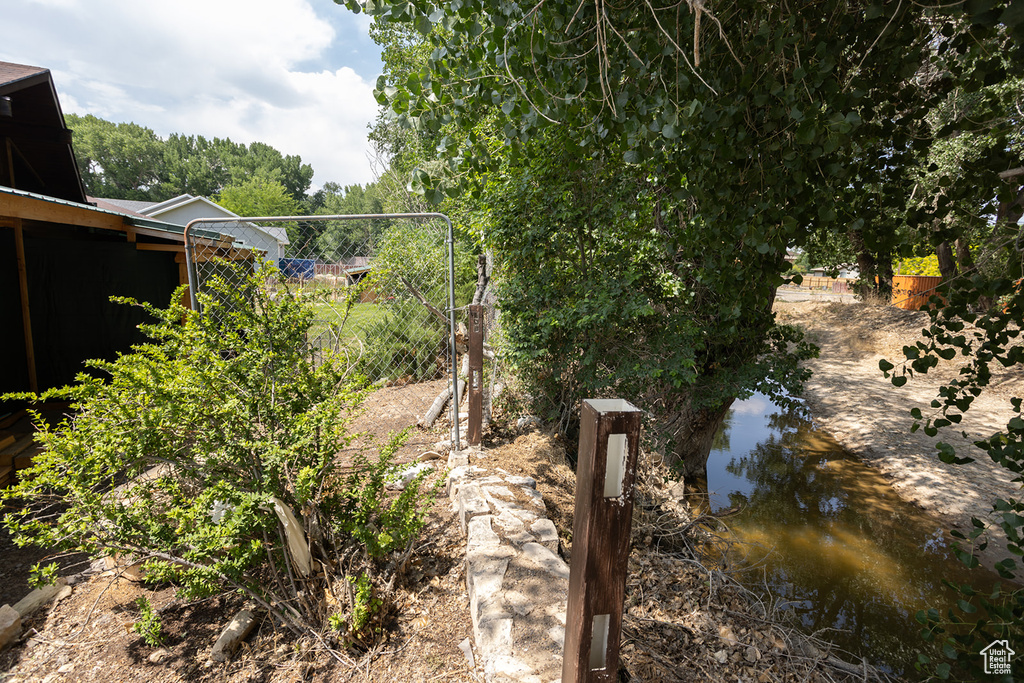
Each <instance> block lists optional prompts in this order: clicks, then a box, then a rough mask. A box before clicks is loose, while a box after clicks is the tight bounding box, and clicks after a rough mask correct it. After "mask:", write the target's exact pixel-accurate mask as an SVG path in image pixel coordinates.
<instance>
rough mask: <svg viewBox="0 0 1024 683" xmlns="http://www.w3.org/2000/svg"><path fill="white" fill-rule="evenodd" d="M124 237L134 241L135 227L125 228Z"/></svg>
mask: <svg viewBox="0 0 1024 683" xmlns="http://www.w3.org/2000/svg"><path fill="white" fill-rule="evenodd" d="M125 237H127V238H128V241H129V242H134V241H135V228H134V227H131V226H129V227H128V229H127V230H125Z"/></svg>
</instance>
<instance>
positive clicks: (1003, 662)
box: [981, 640, 1017, 675]
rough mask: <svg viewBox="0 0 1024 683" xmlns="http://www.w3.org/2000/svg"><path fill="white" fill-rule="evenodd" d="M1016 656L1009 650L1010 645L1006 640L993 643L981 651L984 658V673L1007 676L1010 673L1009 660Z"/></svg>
mask: <svg viewBox="0 0 1024 683" xmlns="http://www.w3.org/2000/svg"><path fill="white" fill-rule="evenodd" d="M1015 654H1017V653H1016V652H1014V651H1013V650H1011V649H1010V643H1009V641H1006V640H996V641H993V642H992V644H991V645H989V646H988V647H986V648H985V649H984V650H982V651H981V656H982V657H984V658H985V673H987V674H999V675H1007V674H1009V673H1010V659H1012V658H1013V656H1014V655H1015Z"/></svg>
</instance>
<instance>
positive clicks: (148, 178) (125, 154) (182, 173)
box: [65, 114, 313, 201]
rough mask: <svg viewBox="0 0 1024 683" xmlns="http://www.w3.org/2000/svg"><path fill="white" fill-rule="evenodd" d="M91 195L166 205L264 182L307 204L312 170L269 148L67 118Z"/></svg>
mask: <svg viewBox="0 0 1024 683" xmlns="http://www.w3.org/2000/svg"><path fill="white" fill-rule="evenodd" d="M65 120H66V122H67V125H68V128H70V129H71V130H72V131H73V133H74V144H75V156H76V157H77V159H78V166H79V171H80V172H81V174H82V180H83V182H84V183H85V189H86V192H87V193H88V194H90V195H92V196H95V197H108V198H111V199H137V200H149V201H163V200H164V199H169V198H171V197H175V196H177V195H179V194H185V193H188V194H192V195H198V196H206V197H212V196H213V195H215V194H218V193H219V192H221V191H222V190H223V189H224V188H225V187H226V186H228V185H239V184H242V183H244V182H246V181H248V180H250V179H251V178H253V177H255V176H264V177H266V178H267V179H269V180H272V181H276V182H278V183H280V184H281V185H282V187H284V188H285V190H286V192H287V194H288V195H289V196H290V197H291V198H292V199H293V200H295V201H301V200H303V199H305V196H306V193H307V192H308V190H309V187H310V183H311V181H312V179H313V167H312V166H310V165H309V164H303V163H302V158H301V157H299V156H297V155H284V154H282V153H281V152H279V151H278V150H276V149H274V148H273V147H271V146H270V145H268V144H265V143H262V142H253V143H251V144H249V145H245V144H242V143H236V142H232V141H231V140H230V139H227V138H224V139H222V138H213V139H207V138H204V137H203V136H202V135H183V134H178V133H174V134H171V135H170V136H168V137H167V139H166V140H164V139H162V138H160V136H158V135H157V134H156V133H155V132H153V130H151V129H149V128H146V127H144V126H140V125H138V124H135V123H112V122H110V121H104V120H103V119H100V118H97V117H95V116H92V115H91V114H90V115H86V116H78V115H76V114H68V115H67V116H65Z"/></svg>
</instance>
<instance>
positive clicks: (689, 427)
mask: <svg viewBox="0 0 1024 683" xmlns="http://www.w3.org/2000/svg"><path fill="white" fill-rule="evenodd" d="M735 400H736V399H735V398H730V399H727V400H726V401H725V402H724V403H722V404H721V405H720V406H718V407H717V408H713V409H712V408H696V409H694V408H692V407H691V406H690V405H689V404H688V403H684V404H683V405H682V406H680V409H679V410H678V411H677V417H676V419H675V420H674V421H673V427H672V434H671V438H672V450H671V452H670V453H667V454H666V460H667V461H668V463H667V464H668V465H670V466H672V467H674V468H675V469H677V470H679V471H680V472H681V473H682V475H683V477H685V478H687V479H690V478H693V477H704V478H705V480H706V479H707V475H708V456H709V455H711V443H712V441H713V440H714V438H715V433H716V432H718V430H719V428H721V426H722V422H724V421H725V416H726V413H728V412H729V408H730V407H732V404H733V401H735Z"/></svg>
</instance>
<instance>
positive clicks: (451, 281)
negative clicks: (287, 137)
mask: <svg viewBox="0 0 1024 683" xmlns="http://www.w3.org/2000/svg"><path fill="white" fill-rule="evenodd" d="M402 218H406V219H415V220H424V219H426V220H433V219H437V218H440V219H441V220H443V221H444V222H445V223H446V224H447V225H448V237H447V239H446V242H447V244H448V325H449V340H448V345H449V350H448V353H449V356H450V358H451V373H450V378H449V381H450V382H451V389H452V394H451V395H452V400H451V403H452V409H451V413H452V432H451V439H452V441H451V447H452V450H453V451H458V450H461V448H460V446H461V445H462V442H461V440H460V436H459V406H458V405H457V403H456V398H457V397H458V386H459V377H458V363H456V361H455V359H456V354H457V352H456V349H455V334H456V324H455V230H454V228H453V227H452V221H451V219H450V218H448V216H446V215H445V214H443V213H432V212H427V213H367V214H341V215H330V216H323V215H318V216H239V217H238V218H233V219H231V222H232V223H233V222H236V221H244V222H246V223H256V222H259V223H289V222H296V221H305V222H321V221H356V220H385V219H402ZM224 222H227V221H225V218H224V216H217V217H214V218H196V219H195V220H191V221H189V222H188V225H186V226H185V233H184V241H185V267H186V270H187V271H188V292H189V297H190V298H191V300H192V310H193V311H196V312H197V313H199V314H200V315H201V314H202V310H201V308H200V305H199V298H198V296H197V293H198V292H199V273H198V271H197V270H196V261H195V254H194V252H193V246H194V245H193V242H192V240H191V239H190V238H191V232H192V228H193V226H195V225H198V224H202V223H224Z"/></svg>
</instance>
